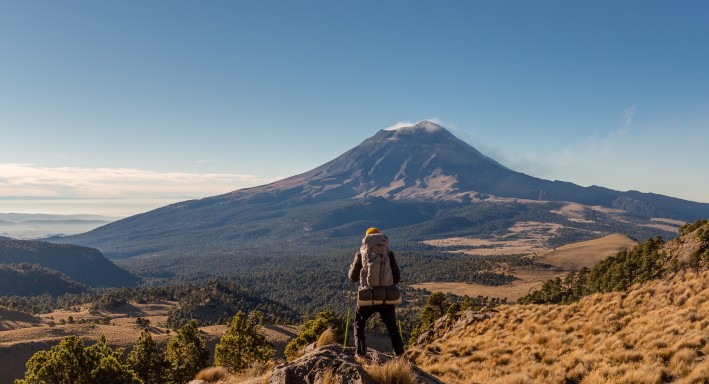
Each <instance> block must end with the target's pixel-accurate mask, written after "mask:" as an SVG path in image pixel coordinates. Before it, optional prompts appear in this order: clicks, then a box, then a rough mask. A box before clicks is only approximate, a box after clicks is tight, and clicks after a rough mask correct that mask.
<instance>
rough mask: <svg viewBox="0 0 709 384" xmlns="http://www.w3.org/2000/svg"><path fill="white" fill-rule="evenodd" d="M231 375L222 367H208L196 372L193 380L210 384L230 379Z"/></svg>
mask: <svg viewBox="0 0 709 384" xmlns="http://www.w3.org/2000/svg"><path fill="white" fill-rule="evenodd" d="M231 377H232V375H231V374H230V373H229V370H228V369H226V368H224V367H209V368H204V369H203V370H201V371H199V372H197V375H195V377H194V378H195V380H204V381H208V382H210V383H216V382H218V381H222V380H227V379H231Z"/></svg>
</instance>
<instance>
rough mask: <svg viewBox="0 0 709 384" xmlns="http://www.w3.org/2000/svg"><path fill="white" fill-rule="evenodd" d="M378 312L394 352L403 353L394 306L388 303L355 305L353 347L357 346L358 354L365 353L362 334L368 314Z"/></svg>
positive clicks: (365, 345) (365, 343) (364, 342)
mask: <svg viewBox="0 0 709 384" xmlns="http://www.w3.org/2000/svg"><path fill="white" fill-rule="evenodd" d="M376 312H379V316H380V317H381V318H382V321H383V322H384V326H386V328H387V331H389V337H390V338H391V346H392V347H393V348H394V353H395V354H396V355H397V356H399V355H401V354H403V353H404V341H403V340H402V339H401V333H399V327H398V326H397V325H396V306H395V305H390V304H383V305H369V306H362V307H360V306H357V312H355V321H354V336H355V347H357V354H358V355H366V354H367V342H366V337H365V336H364V329H365V328H366V327H367V319H369V317H370V316H372V315H373V314H375V313H376Z"/></svg>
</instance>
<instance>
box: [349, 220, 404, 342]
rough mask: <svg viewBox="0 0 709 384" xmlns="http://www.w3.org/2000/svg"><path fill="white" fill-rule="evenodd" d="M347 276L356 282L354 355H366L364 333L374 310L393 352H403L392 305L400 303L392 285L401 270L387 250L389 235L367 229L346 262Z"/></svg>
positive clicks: (394, 284)
mask: <svg viewBox="0 0 709 384" xmlns="http://www.w3.org/2000/svg"><path fill="white" fill-rule="evenodd" d="M349 278H350V280H351V281H353V282H357V281H358V282H359V290H358V300H357V311H356V312H355V320H354V337H355V347H356V352H355V354H356V355H358V356H366V355H367V342H366V337H365V334H364V332H365V328H366V327H367V320H368V319H369V318H370V317H371V316H372V315H373V314H375V313H377V312H378V313H379V316H380V317H381V318H382V321H383V322H384V325H385V326H386V329H387V331H388V332H389V337H390V338H391V344H392V347H393V348H394V353H395V354H396V355H397V356H401V355H403V354H404V342H403V340H402V339H401V333H399V328H398V327H397V322H396V304H398V303H401V296H400V294H399V290H398V288H396V284H398V283H399V281H401V271H400V270H399V265H398V264H397V263H396V259H395V258H394V253H393V252H392V251H390V250H389V238H387V237H386V236H385V235H384V234H383V233H381V231H379V230H378V229H377V228H369V229H367V232H366V234H365V236H364V238H363V239H362V246H361V247H360V250H359V252H357V253H356V254H355V257H354V260H353V261H352V264H351V265H350V269H349Z"/></svg>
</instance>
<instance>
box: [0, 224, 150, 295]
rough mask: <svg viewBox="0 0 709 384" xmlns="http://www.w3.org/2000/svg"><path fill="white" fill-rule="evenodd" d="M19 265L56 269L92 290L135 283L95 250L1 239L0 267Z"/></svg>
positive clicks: (133, 277)
mask: <svg viewBox="0 0 709 384" xmlns="http://www.w3.org/2000/svg"><path fill="white" fill-rule="evenodd" d="M19 263H29V264H35V265H39V266H41V267H43V268H46V269H50V270H55V271H58V272H61V273H62V274H65V275H66V276H68V277H70V278H71V279H73V280H75V281H76V282H79V283H81V284H86V285H89V286H92V287H120V286H124V285H134V284H136V283H137V281H138V280H137V278H136V277H135V276H133V275H131V274H130V273H128V272H126V271H125V270H123V269H121V268H119V267H118V266H116V265H115V264H113V263H112V262H111V261H110V260H108V259H106V257H105V256H103V254H101V252H100V251H98V250H96V249H92V248H88V247H82V246H78V245H71V244H52V243H48V242H45V241H38V240H16V239H11V238H9V237H0V264H19ZM45 272H46V271H45ZM39 282H40V283H41V282H42V280H39ZM5 294H8V293H3V292H0V295H5Z"/></svg>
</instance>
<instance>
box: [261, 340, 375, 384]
mask: <svg viewBox="0 0 709 384" xmlns="http://www.w3.org/2000/svg"><path fill="white" fill-rule="evenodd" d="M326 374H329V375H332V376H334V378H335V379H336V380H335V382H338V383H350V384H376V382H375V381H373V380H372V378H371V377H369V375H368V374H367V372H366V371H365V370H364V368H363V367H362V365H360V364H359V363H358V362H356V361H355V359H354V356H353V355H352V354H350V353H347V352H346V350H345V349H343V348H342V346H340V345H329V346H325V347H322V348H318V349H315V350H313V351H312V352H309V353H306V354H305V355H303V356H301V357H300V358H298V359H296V360H294V361H291V362H287V363H284V364H281V365H279V366H277V367H276V368H275V369H274V370H273V371H272V372H271V380H269V384H315V383H322V382H323V377H324V376H325V375H326Z"/></svg>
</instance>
